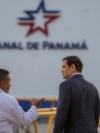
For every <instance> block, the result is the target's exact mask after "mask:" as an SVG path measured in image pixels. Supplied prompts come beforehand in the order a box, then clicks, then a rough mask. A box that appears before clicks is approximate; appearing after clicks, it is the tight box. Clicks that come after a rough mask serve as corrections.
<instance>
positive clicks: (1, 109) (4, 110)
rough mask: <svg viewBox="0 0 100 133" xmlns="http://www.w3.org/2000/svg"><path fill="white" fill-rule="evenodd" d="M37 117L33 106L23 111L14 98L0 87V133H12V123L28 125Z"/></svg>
mask: <svg viewBox="0 0 100 133" xmlns="http://www.w3.org/2000/svg"><path fill="white" fill-rule="evenodd" d="M37 117H38V113H37V108H36V107H35V106H32V107H31V108H30V109H29V110H28V111H27V112H24V111H23V109H22V107H21V106H20V105H19V103H18V102H17V100H16V98H14V97H13V96H10V95H9V94H7V93H5V92H4V91H3V90H1V89H0V133H12V130H13V123H16V124H19V125H29V124H30V123H32V121H34V120H36V119H37Z"/></svg>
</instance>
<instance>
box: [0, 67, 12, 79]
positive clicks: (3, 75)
mask: <svg viewBox="0 0 100 133" xmlns="http://www.w3.org/2000/svg"><path fill="white" fill-rule="evenodd" d="M8 74H10V72H9V71H8V70H6V69H0V81H1V80H4V79H6V77H7V75H8Z"/></svg>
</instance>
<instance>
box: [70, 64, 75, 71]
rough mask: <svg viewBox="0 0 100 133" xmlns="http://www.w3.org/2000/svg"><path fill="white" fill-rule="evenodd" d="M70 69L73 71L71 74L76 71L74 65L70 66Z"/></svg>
mask: <svg viewBox="0 0 100 133" xmlns="http://www.w3.org/2000/svg"><path fill="white" fill-rule="evenodd" d="M71 68H72V71H73V72H74V71H76V67H75V64H72V65H71Z"/></svg>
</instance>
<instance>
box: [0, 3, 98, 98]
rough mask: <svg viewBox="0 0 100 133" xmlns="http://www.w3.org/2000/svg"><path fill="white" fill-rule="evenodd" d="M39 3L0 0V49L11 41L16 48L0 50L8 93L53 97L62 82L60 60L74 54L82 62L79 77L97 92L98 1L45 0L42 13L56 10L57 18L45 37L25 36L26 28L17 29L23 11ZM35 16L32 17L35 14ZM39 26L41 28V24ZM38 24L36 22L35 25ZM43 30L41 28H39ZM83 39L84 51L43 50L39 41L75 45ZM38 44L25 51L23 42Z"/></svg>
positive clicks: (32, 8)
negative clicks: (7, 77)
mask: <svg viewBox="0 0 100 133" xmlns="http://www.w3.org/2000/svg"><path fill="white" fill-rule="evenodd" d="M40 1H41V0H27V1H26V0H8V1H7V0H0V46H1V47H2V46H3V45H4V42H9V45H11V44H12V43H13V42H15V43H16V46H17V47H18V46H19V42H20V45H21V47H22V48H23V50H20V49H13V50H11V49H2V48H0V68H6V69H8V70H9V71H10V72H11V75H12V83H13V85H12V88H11V91H10V93H11V94H12V95H14V96H17V97H29V96H30V97H42V96H43V97H57V96H58V87H59V84H60V82H61V81H62V80H63V79H62V75H61V73H60V70H61V59H62V58H63V57H65V56H67V55H74V54H75V55H78V56H80V58H81V59H82V60H83V62H84V70H83V74H84V76H85V77H86V78H88V79H89V80H91V81H93V82H94V84H95V85H96V86H97V88H98V90H99V92H100V78H99V72H100V60H99V56H100V54H99V53H100V52H99V49H100V7H99V6H100V1H99V0H45V1H44V2H45V7H46V10H59V11H60V13H59V15H60V18H59V19H57V20H55V21H54V22H52V23H50V24H49V25H48V32H49V36H45V35H44V34H43V33H42V32H40V31H38V32H36V33H34V34H31V35H30V36H27V37H26V36H25V34H26V32H27V30H28V27H27V26H19V25H18V24H17V23H18V22H19V20H18V18H19V17H26V15H25V14H24V12H23V11H24V10H28V11H30V10H36V9H37V7H38V6H39V4H40ZM38 14H39V13H36V14H35V15H38ZM39 21H40V25H42V21H41V20H39ZM37 23H38V22H37ZM42 27H43V26H42ZM84 40H85V43H86V46H87V47H88V49H87V50H85V49H83V50H79V49H63V50H62V49H59V50H57V49H55V50H54V49H51V50H50V49H48V48H47V49H43V48H42V47H43V42H44V41H47V42H48V43H50V42H52V43H53V44H54V45H56V43H57V42H59V43H60V42H62V45H64V44H65V43H66V42H67V43H68V44H69V45H70V46H71V45H72V43H75V44H76V43H77V42H78V43H79V45H81V44H82V42H83V41H84ZM28 42H31V43H35V42H37V43H38V47H39V49H38V50H35V49H30V50H29V49H27V43H28Z"/></svg>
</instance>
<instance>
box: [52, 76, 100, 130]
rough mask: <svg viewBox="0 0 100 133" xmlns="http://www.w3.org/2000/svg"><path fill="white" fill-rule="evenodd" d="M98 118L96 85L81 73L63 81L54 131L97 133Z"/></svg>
mask: <svg viewBox="0 0 100 133" xmlns="http://www.w3.org/2000/svg"><path fill="white" fill-rule="evenodd" d="M98 120H99V94H98V91H97V89H96V87H95V86H94V85H93V84H92V83H90V82H89V81H87V80H86V79H84V77H83V76H82V75H81V74H76V75H74V76H72V77H71V78H70V79H68V80H66V81H64V82H62V83H61V84H60V87H59V97H58V109H57V114H56V117H55V123H54V129H53V133H97V127H98Z"/></svg>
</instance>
